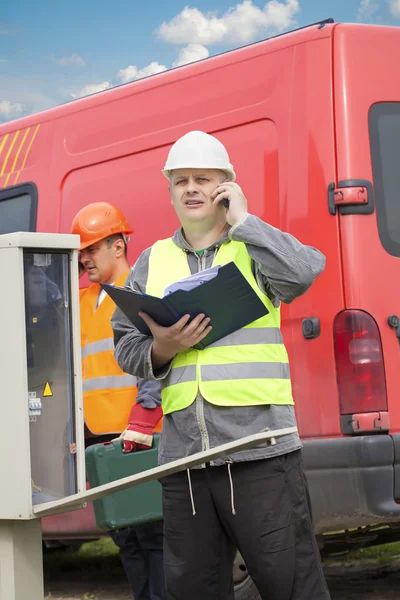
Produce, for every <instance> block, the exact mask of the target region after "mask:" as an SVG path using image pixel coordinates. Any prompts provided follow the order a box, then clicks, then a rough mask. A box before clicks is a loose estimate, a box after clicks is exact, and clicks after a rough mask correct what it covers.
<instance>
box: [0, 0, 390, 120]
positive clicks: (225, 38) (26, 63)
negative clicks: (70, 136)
mask: <svg viewBox="0 0 400 600" xmlns="http://www.w3.org/2000/svg"><path fill="white" fill-rule="evenodd" d="M327 17H333V18H334V19H335V21H342V22H344V21H346V22H362V23H380V24H384V25H395V26H400V0H269V1H267V2H265V1H260V0H253V1H251V0H236V2H235V0H233V1H232V0H193V1H192V2H191V1H189V0H186V2H185V1H182V2H181V1H180V0H169V1H166V0H164V1H161V0H156V1H155V0H148V1H147V2H146V1H143V0H142V1H140V2H139V1H138V0H113V1H109V0H107V1H106V0H96V1H95V0H80V1H78V0H68V1H67V0H58V1H54V0H52V1H49V0H37V1H36V2H32V0H3V2H2V6H1V8H0V122H4V121H8V120H11V119H15V118H17V117H19V116H23V115H26V114H31V113H34V112H38V111H40V110H43V109H46V108H49V107H51V106H55V105H57V104H62V103H64V102H67V101H69V100H72V99H74V98H78V97H81V96H84V95H87V94H89V93H92V92H95V91H99V90H101V89H107V88H109V87H112V86H114V85H118V84H120V83H125V82H127V81H132V80H135V79H138V78H140V77H143V76H146V75H151V74H154V73H157V72H160V71H163V70H165V69H169V68H171V67H173V66H176V65H180V64H185V63H188V62H191V61H193V60H198V59H201V58H205V57H207V56H212V55H214V54H218V53H220V52H223V51H225V50H229V49H232V48H236V47H238V46H243V45H244V44H247V43H250V42H254V41H257V40H260V39H263V38H266V37H269V36H271V35H274V34H276V33H281V32H284V31H288V30H290V29H293V28H296V27H301V26H303V25H307V24H309V23H312V22H315V21H319V20H321V19H324V18H327Z"/></svg>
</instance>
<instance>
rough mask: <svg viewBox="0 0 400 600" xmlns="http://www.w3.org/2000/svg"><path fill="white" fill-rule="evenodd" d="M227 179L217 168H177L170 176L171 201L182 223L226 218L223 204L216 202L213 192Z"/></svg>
mask: <svg viewBox="0 0 400 600" xmlns="http://www.w3.org/2000/svg"><path fill="white" fill-rule="evenodd" d="M224 179H226V178H225V177H224V173H223V172H222V171H218V170H216V169H176V170H175V171H173V173H172V175H171V178H170V196H171V202H172V205H173V207H174V209H175V212H176V214H177V215H178V218H179V220H180V222H181V223H182V225H185V223H191V222H200V221H209V222H210V224H212V223H213V222H216V221H217V220H220V219H223V218H225V211H224V209H223V206H222V205H221V204H220V203H218V204H215V203H214V201H213V200H212V198H211V195H212V193H213V192H214V191H215V189H216V188H217V187H218V186H219V185H220V183H221V182H222V181H223V180H224Z"/></svg>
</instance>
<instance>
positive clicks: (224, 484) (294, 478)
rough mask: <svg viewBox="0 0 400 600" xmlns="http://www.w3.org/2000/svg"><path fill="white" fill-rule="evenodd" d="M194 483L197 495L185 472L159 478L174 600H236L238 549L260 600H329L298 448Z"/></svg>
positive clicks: (215, 471)
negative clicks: (234, 577) (234, 579)
mask: <svg viewBox="0 0 400 600" xmlns="http://www.w3.org/2000/svg"><path fill="white" fill-rule="evenodd" d="M230 474H231V478H232V483H231V481H230ZM190 480H191V488H192V494H191V493H190V487H189V479H188V475H187V473H186V472H181V473H176V474H174V475H170V476H168V477H165V478H162V479H161V480H160V481H161V483H162V486H163V513H164V569H165V577H166V587H167V598H168V599H169V600H188V599H189V598H190V600H207V599H210V600H211V599H212V600H217V599H218V600H233V598H234V593H233V583H232V563H233V557H234V554H235V550H236V548H237V549H238V550H239V551H240V553H241V554H242V556H243V559H244V561H245V563H246V566H247V569H248V571H249V574H250V575H251V577H252V579H253V581H254V582H255V584H256V586H257V589H258V591H259V593H260V596H261V598H262V600H329V598H330V596H329V591H328V588H327V586H326V583H325V579H324V575H323V572H322V567H321V560H320V554H319V550H318V546H317V543H316V540H315V537H314V533H313V526H312V519H311V510H310V499H309V494H308V488H307V483H306V479H305V474H304V470H303V466H302V459H301V451H300V450H299V451H296V452H291V453H289V454H286V455H283V456H279V457H275V458H270V459H266V460H258V461H252V462H246V463H234V464H231V465H230V473H229V470H228V468H227V467H223V466H221V467H211V466H208V465H207V467H206V468H205V469H195V470H191V471H190ZM192 501H193V502H192ZM193 507H194V509H195V513H196V514H195V515H193ZM234 512H235V514H233V513H234Z"/></svg>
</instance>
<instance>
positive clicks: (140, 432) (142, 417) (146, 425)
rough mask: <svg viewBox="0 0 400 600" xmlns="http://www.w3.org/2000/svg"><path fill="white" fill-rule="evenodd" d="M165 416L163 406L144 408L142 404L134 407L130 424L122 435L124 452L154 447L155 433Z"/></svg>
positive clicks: (130, 416)
mask: <svg viewBox="0 0 400 600" xmlns="http://www.w3.org/2000/svg"><path fill="white" fill-rule="evenodd" d="M162 416H163V412H162V408H161V406H156V407H155V408H144V407H143V406H142V405H141V404H134V406H132V410H131V414H130V415H129V424H128V427H127V428H126V429H125V431H124V432H123V433H122V434H121V439H122V440H123V443H124V452H135V451H136V450H148V449H149V448H151V447H152V445H153V431H154V428H155V427H156V425H157V423H158V422H159V420H160V419H161V417H162Z"/></svg>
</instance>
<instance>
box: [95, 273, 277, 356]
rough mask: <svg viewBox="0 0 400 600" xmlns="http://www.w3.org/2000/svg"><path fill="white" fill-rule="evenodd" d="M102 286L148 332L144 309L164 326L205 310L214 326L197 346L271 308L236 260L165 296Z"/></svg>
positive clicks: (231, 331)
mask: <svg viewBox="0 0 400 600" xmlns="http://www.w3.org/2000/svg"><path fill="white" fill-rule="evenodd" d="M101 287H102V288H103V289H104V290H105V291H106V292H107V294H109V296H110V297H111V298H112V299H113V300H114V302H115V304H116V305H117V306H118V307H119V308H120V309H121V310H122V312H123V313H124V314H125V315H126V316H127V317H128V319H129V320H130V321H131V323H132V324H133V325H134V326H135V327H136V328H137V329H138V330H139V331H140V332H141V333H143V334H145V335H151V332H150V330H149V328H148V327H147V325H146V323H145V322H144V321H143V319H142V318H141V317H139V315H138V313H139V312H140V311H142V312H145V313H147V314H148V315H149V316H150V317H151V318H152V319H153V320H154V321H156V322H157V323H158V324H159V325H163V326H164V327H170V326H171V325H173V324H174V323H176V322H177V321H178V320H179V319H180V318H181V317H183V316H184V315H187V314H190V320H192V319H193V318H194V317H196V316H197V315H199V314H200V313H204V314H205V315H206V316H207V317H210V319H211V321H210V325H212V330H211V331H210V333H209V334H208V335H207V336H206V337H205V338H204V339H203V340H202V341H201V342H199V344H196V346H194V347H195V348H196V349H198V350H202V349H204V348H206V347H207V346H209V345H210V344H213V343H214V342H216V341H218V340H220V339H221V338H223V337H225V336H226V335H229V334H230V333H233V332H234V331H237V330H238V329H240V328H241V327H244V326H245V325H248V324H249V323H252V322H253V321H255V320H256V319H259V318H260V317H263V316H265V315H267V314H268V309H267V308H266V307H265V305H264V304H263V303H262V302H261V300H260V298H259V297H258V296H257V294H256V293H255V291H254V290H253V288H252V287H251V285H250V284H249V283H248V281H247V280H246V278H245V277H244V276H243V275H242V273H241V272H240V271H239V269H238V268H237V266H236V265H235V263H234V262H230V263H228V264H227V265H224V266H223V267H220V269H219V271H218V274H217V275H216V277H214V278H213V279H211V280H209V281H206V282H205V283H203V284H200V285H199V286H198V287H196V288H194V289H192V290H190V291H184V290H177V291H175V292H172V294H169V295H168V296H166V297H164V298H156V297H155V296H149V295H148V294H141V293H140V292H135V291H133V290H131V289H129V288H121V287H117V286H113V285H110V284H101Z"/></svg>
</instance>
